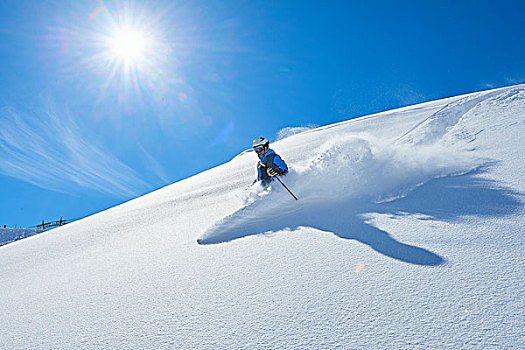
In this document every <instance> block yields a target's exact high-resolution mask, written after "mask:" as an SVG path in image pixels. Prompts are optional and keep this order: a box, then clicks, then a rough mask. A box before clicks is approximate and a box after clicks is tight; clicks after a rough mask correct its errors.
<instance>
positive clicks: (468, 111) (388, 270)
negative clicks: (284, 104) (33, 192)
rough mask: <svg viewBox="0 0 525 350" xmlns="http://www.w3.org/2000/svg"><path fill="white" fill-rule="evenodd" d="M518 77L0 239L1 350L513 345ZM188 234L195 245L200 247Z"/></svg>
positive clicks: (520, 182) (522, 320) (314, 135)
mask: <svg viewBox="0 0 525 350" xmlns="http://www.w3.org/2000/svg"><path fill="white" fill-rule="evenodd" d="M524 133H525V86H523V85H519V86H514V87H509V88H503V89H498V90H492V91H485V92H480V93H475V94H470V95H465V96H458V97H453V98H449V99H445V100H439V101H435V102H430V103H425V104H420V105H416V106H411V107H406V108H402V109H398V110H394V111H389V112H384V113H380V114H376V115H372V116H367V117H363V118H360V119H356V120H350V121H347V122H342V123H338V124H334V125H329V126H325V127H321V128H317V129H312V130H308V131H305V132H303V133H300V134H297V135H294V136H291V137H288V138H285V139H283V140H280V141H279V142H276V143H274V144H273V145H272V146H273V148H274V149H275V150H276V151H277V152H278V153H279V154H280V155H281V156H282V157H283V158H284V159H285V160H286V161H287V162H288V164H289V165H290V166H291V168H292V171H291V172H290V174H289V175H287V176H286V177H284V178H283V181H285V183H286V184H287V185H289V187H290V189H292V190H293V191H294V192H295V194H296V195H297V196H298V197H299V200H298V201H295V200H293V198H292V197H291V196H290V195H289V194H288V193H287V192H286V191H285V190H283V189H282V188H281V187H280V185H279V184H274V185H272V188H271V190H269V191H267V190H263V189H261V188H258V187H257V186H252V187H251V186H250V183H251V181H252V180H253V178H254V175H255V169H254V166H255V163H256V157H255V155H254V154H253V152H243V153H242V154H240V155H239V156H237V157H235V158H234V159H233V160H232V161H230V162H228V163H226V164H223V165H221V166H219V167H217V168H214V169H211V170H209V171H206V172H203V173H201V174H199V175H197V176H194V177H192V178H189V179H186V180H183V181H180V182H178V183H176V184H173V185H171V186H168V187H165V188H163V189H161V190H158V191H156V192H153V193H150V194H148V195H146V196H143V197H141V198H138V199H136V200H133V201H131V202H128V203H126V204H123V205H121V206H118V207H115V208H112V209H110V210H107V211H104V212H102V213H99V214H96V215H93V216H91V217H89V218H86V219H83V220H80V221H77V222H74V223H72V224H69V225H67V226H65V227H62V228H58V229H55V230H53V231H51V232H49V233H44V234H41V235H38V236H34V237H31V238H28V239H24V240H22V241H19V242H15V243H12V244H9V245H6V246H3V247H1V248H0V286H2V288H1V289H0V321H1V322H0V344H2V347H5V348H9V349H16V348H20V349H23V348H40V349H50V348H94V349H95V348H96V349H98V348H111V349H115V348H126V349H128V348H150V349H158V348H180V349H190V348H206V349H210V348H217V349H228V348H245V349H260V348H272V349H283V348H297V349H304V348H312V349H319V348H347V349H360V348H371V349H378V348H383V349H392V348H401V349H406V348H418V349H419V348H425V349H426V348H441V349H443V348H495V349H496V348H497V349H500V348H516V349H518V348H523V346H524V344H525V333H524V329H525V311H524V310H525V302H524V298H523V295H524V287H523V286H524V285H525V283H524V276H525V269H524V267H525V266H524V265H525V264H524V259H523V258H524V256H523V243H524V240H525V239H524V233H525V232H524V231H525V230H524V228H525V215H524V214H525V210H524V206H523V203H524V198H523V194H524V193H525V181H524V174H525V156H524V154H523V150H524V145H525V142H524V141H523V135H524ZM197 239H199V240H200V242H201V244H198V243H197Z"/></svg>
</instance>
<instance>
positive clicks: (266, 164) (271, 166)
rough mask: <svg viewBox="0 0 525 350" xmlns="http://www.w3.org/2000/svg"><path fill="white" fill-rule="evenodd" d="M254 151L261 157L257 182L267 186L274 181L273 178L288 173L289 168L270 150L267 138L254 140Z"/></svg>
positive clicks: (258, 164)
mask: <svg viewBox="0 0 525 350" xmlns="http://www.w3.org/2000/svg"><path fill="white" fill-rule="evenodd" d="M253 150H254V151H255V153H257V155H258V156H259V163H257V180H256V181H261V182H262V184H263V185H264V186H266V185H268V184H269V183H270V182H271V181H272V180H273V176H276V175H285V174H286V173H287V172H288V166H287V165H286V163H285V162H284V160H283V159H282V158H281V157H280V156H279V155H278V154H277V153H275V151H274V150H272V149H270V141H268V140H267V139H266V138H264V137H259V138H256V139H255V140H253Z"/></svg>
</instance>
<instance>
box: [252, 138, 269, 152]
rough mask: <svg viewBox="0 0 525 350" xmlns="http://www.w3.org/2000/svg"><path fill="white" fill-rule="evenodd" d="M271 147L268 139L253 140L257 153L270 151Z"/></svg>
mask: <svg viewBox="0 0 525 350" xmlns="http://www.w3.org/2000/svg"><path fill="white" fill-rule="evenodd" d="M269 147H270V141H268V139H266V138H265V137H258V138H256V139H255V140H253V150H254V151H255V152H261V151H263V150H268V148H269Z"/></svg>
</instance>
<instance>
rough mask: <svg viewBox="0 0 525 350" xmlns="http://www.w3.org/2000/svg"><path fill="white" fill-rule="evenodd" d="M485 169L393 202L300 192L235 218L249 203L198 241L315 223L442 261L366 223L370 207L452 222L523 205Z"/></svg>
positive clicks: (413, 259)
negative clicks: (289, 202) (288, 204)
mask: <svg viewBox="0 0 525 350" xmlns="http://www.w3.org/2000/svg"><path fill="white" fill-rule="evenodd" d="M482 172H483V170H477V171H473V172H470V173H468V174H466V175H460V176H447V177H444V178H439V179H434V180H431V181H429V182H427V183H425V184H424V185H421V186H419V187H418V188H416V189H414V190H413V191H411V192H410V193H408V195H407V196H405V197H402V198H399V199H396V200H393V201H390V202H383V203H371V202H370V201H365V200H363V199H361V200H359V199H355V200H344V201H340V202H333V203H322V204H319V203H317V205H310V206H308V205H304V204H303V203H301V200H300V198H299V202H297V205H296V207H295V208H294V209H292V210H289V211H288V212H279V213H274V214H273V215H272V216H271V217H267V216H264V217H263V218H262V219H261V218H259V219H255V220H250V219H246V220H240V222H237V223H236V222H235V220H236V219H237V218H239V217H244V216H245V215H244V214H245V213H244V210H245V209H241V210H239V211H238V212H236V213H234V214H232V215H231V216H230V217H229V219H230V220H226V221H225V222H222V223H219V224H217V225H216V226H215V228H212V229H213V230H215V231H218V232H219V233H215V234H212V235H209V236H207V237H206V238H203V239H200V240H198V242H199V244H214V243H222V242H227V241H231V240H234V239H237V238H241V237H246V236H250V235H255V234H260V233H264V232H270V231H274V232H275V231H280V230H283V229H292V230H294V229H297V228H299V227H312V228H315V229H318V230H321V231H324V232H330V233H333V234H335V235H336V236H338V237H340V238H343V239H351V240H357V241H359V242H361V243H364V244H366V245H368V246H370V247H371V248H372V249H374V250H375V251H377V252H379V253H381V254H383V255H385V256H388V257H390V258H393V259H396V260H400V261H404V262H407V263H411V264H417V265H430V266H435V265H440V264H442V263H443V262H444V258H442V257H441V256H439V255H438V254H436V253H434V252H431V251H429V250H427V249H424V248H420V247H416V246H413V245H409V244H406V243H402V242H399V241H397V240H396V239H394V238H393V237H392V236H391V235H390V234H389V233H388V232H386V231H383V230H381V229H378V228H376V227H374V226H372V225H370V224H368V223H367V219H366V216H367V215H369V214H372V213H379V214H388V215H391V216H393V217H399V216H403V215H412V214H420V215H421V214H422V215H423V216H424V217H423V218H421V219H420V220H423V221H424V220H440V221H445V222H453V221H457V220H461V218H462V217H466V216H477V217H486V218H490V217H500V216H507V215H511V214H512V212H513V211H515V210H516V209H517V208H520V207H521V206H522V205H523V204H522V201H521V197H522V194H520V193H517V192H515V191H513V190H511V189H509V188H504V187H502V186H499V185H498V184H497V183H496V182H495V181H492V180H487V179H483V178H480V177H479V176H477V175H479V174H480V173H482ZM232 222H233V224H232Z"/></svg>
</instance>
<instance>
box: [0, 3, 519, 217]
mask: <svg viewBox="0 0 525 350" xmlns="http://www.w3.org/2000/svg"><path fill="white" fill-rule="evenodd" d="M523 13H525V3H524V2H523V1H500V2H494V1H439V2H421V1H375V2H363V1H359V2H357V1H322V2H321V1H319V2H313V1H253V0H250V1H147V2H146V1H141V2H139V1H136V2H133V1H76V2H75V1H45V2H44V1H33V0H24V1H9V0H4V1H2V2H0V81H1V82H2V84H1V85H0V195H1V197H0V224H1V225H8V226H10V227H13V226H15V225H18V226H32V225H36V224H37V223H38V222H40V221H41V220H42V219H45V220H56V219H59V218H60V217H64V218H69V219H74V218H79V217H83V216H86V215H89V214H92V213H95V212H98V211H101V210H103V209H106V208H108V207H111V206H114V205H116V204H118V203H122V202H124V201H127V200H129V199H132V198H135V197H136V196H139V195H141V194H144V193H147V192H150V191H152V190H154V189H157V188H160V187H163V186H165V185H167V184H170V183H173V182H176V181H178V180H181V179H183V178H186V177H188V176H191V175H193V174H196V173H199V172H201V171H203V170H206V169H209V168H211V167H213V166H216V165H219V164H221V163H224V162H226V161H228V160H230V159H231V158H233V157H234V156H235V155H236V154H238V153H239V152H241V151H243V150H244V149H246V148H249V147H250V145H251V140H252V139H254V138H255V137H258V136H260V135H264V136H267V137H268V138H270V139H274V138H275V137H276V135H277V134H278V132H279V130H281V129H283V128H285V127H299V126H307V125H312V124H313V125H324V124H329V123H333V122H337V121H341V120H347V119H350V118H354V117H358V116H361V115H366V114H370V113H374V112H378V111H383V110H388V109H392V108H395V107H400V106H406V105H410V104H415V103H419V102H425V101H430V100H434V99H438V98H443V97H448V96H453V95H458V94H463V93H468V92H473V91H479V90H485V89H489V88H495V87H501V86H508V85H513V84H518V83H523V82H525V45H523V33H525V16H523ZM123 26H124V27H128V28H132V29H133V30H135V31H136V32H139V33H141V35H142V37H143V38H147V40H146V41H147V45H146V46H147V48H146V49H144V50H143V52H142V54H141V55H140V58H136V59H135V58H134V60H128V61H126V60H124V59H122V57H120V58H119V57H115V53H114V50H113V48H112V47H111V45H112V44H110V43H113V41H111V40H112V38H113V37H114V36H115V31H116V30H118V29H119V28H121V27H123ZM305 151H307V150H305ZM254 163H255V159H254ZM254 173H255V171H254Z"/></svg>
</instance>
